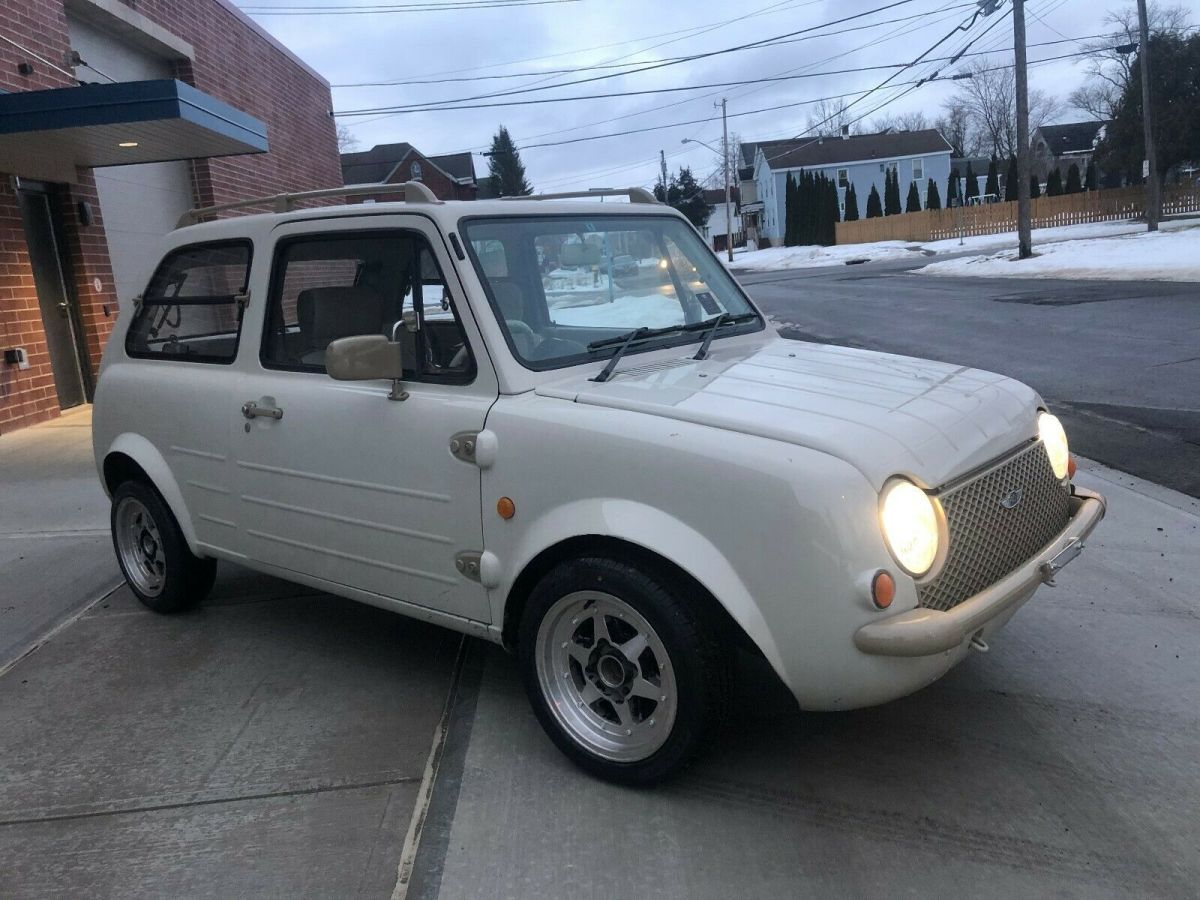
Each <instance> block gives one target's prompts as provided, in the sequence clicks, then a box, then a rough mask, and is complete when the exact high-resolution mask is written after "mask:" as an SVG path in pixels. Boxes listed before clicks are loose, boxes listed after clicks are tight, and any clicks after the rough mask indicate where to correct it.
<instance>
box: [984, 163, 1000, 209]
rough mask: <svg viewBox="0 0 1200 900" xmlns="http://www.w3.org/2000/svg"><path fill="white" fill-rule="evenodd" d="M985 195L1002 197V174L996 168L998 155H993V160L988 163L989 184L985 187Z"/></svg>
mask: <svg viewBox="0 0 1200 900" xmlns="http://www.w3.org/2000/svg"><path fill="white" fill-rule="evenodd" d="M983 192H984V193H985V194H991V195H992V196H993V197H997V198H999V196H1000V172H999V170H998V169H997V167H996V154H995V153H993V154H992V160H991V162H989V163H988V174H987V184H985V185H984V187H983Z"/></svg>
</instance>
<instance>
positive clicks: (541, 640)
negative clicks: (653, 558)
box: [518, 557, 728, 786]
mask: <svg viewBox="0 0 1200 900" xmlns="http://www.w3.org/2000/svg"><path fill="white" fill-rule="evenodd" d="M706 600H707V598H704V600H703V601H702V600H701V598H696V597H688V596H685V595H684V594H683V593H682V592H681V591H680V589H679V587H678V586H677V585H673V584H672V583H671V579H669V578H666V577H664V576H663V575H662V574H660V573H659V572H657V571H655V570H652V569H649V568H639V567H635V566H632V565H629V564H627V563H624V562H621V561H618V560H614V559H607V558H602V557H591V558H584V559H575V560H568V561H565V562H563V563H560V564H559V565H557V566H556V567H555V568H553V569H552V570H551V571H550V572H549V573H547V574H546V575H545V576H544V577H543V578H542V580H541V581H540V582H539V583H538V584H537V586H536V587H535V588H534V589H533V591H532V593H531V594H530V596H529V601H528V603H527V604H526V607H525V610H524V613H523V615H522V618H521V625H520V629H519V634H518V656H519V660H520V668H521V676H522V679H523V680H524V682H525V689H526V691H527V692H528V694H529V698H530V702H531V703H532V704H533V709H534V712H535V713H536V714H537V717H538V720H539V721H540V722H541V725H542V727H543V728H544V729H545V731H546V733H547V734H548V735H549V736H550V739H551V740H552V741H554V743H555V744H556V745H557V746H558V748H559V749H560V750H561V751H562V752H563V753H564V754H566V756H567V757H568V758H570V759H571V760H572V761H573V762H574V763H575V764H576V765H578V766H579V767H580V768H582V769H584V770H585V771H587V772H590V773H591V774H593V775H596V776H598V777H600V778H603V779H605V780H607V781H612V782H616V783H618V784H625V785H635V786H644V785H650V784H654V783H656V782H659V781H662V780H664V779H667V778H670V777H672V776H674V775H676V774H678V773H679V772H680V771H682V770H683V769H684V768H686V767H687V765H688V764H689V763H690V762H691V761H692V760H693V759H694V757H695V755H696V754H697V752H698V751H699V750H700V749H701V747H702V745H703V743H704V741H705V739H706V738H707V737H708V736H709V735H710V734H711V733H712V731H713V730H714V729H715V726H716V725H717V724H718V723H719V721H720V720H721V718H722V715H723V711H724V705H725V699H726V696H727V692H728V676H727V671H728V667H727V665H726V662H725V656H724V655H723V654H722V653H721V651H720V648H719V646H718V644H717V641H716V640H715V639H714V637H713V630H712V628H711V626H710V625H709V623H708V621H707V618H706V616H705V615H704V614H703V611H704V607H703V605H702V604H703V602H705V601H706Z"/></svg>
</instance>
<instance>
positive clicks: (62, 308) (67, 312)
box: [58, 302, 71, 319]
mask: <svg viewBox="0 0 1200 900" xmlns="http://www.w3.org/2000/svg"><path fill="white" fill-rule="evenodd" d="M58 314H59V315H60V316H62V317H63V318H64V319H69V318H70V317H71V307H70V306H69V305H68V304H67V303H66V302H60V303H59V304H58Z"/></svg>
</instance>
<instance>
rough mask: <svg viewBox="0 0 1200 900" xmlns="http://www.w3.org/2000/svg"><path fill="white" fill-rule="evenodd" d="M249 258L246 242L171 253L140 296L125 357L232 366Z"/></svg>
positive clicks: (127, 336) (192, 248)
mask: <svg viewBox="0 0 1200 900" xmlns="http://www.w3.org/2000/svg"><path fill="white" fill-rule="evenodd" d="M251 253H252V248H251V245H250V242H249V241H223V242H220V243H211V244H193V245H191V246H189V247H181V248H179V249H178V250H173V251H172V252H171V253H169V254H168V255H167V257H166V259H164V260H163V261H162V262H161V263H160V264H159V266H158V269H157V270H155V272H154V275H153V276H152V277H151V278H150V284H149V286H147V288H146V291H145V293H144V294H143V295H142V299H141V302H140V304H139V306H138V310H137V312H136V313H135V314H134V317H133V321H132V322H131V323H130V326H129V332H128V333H127V334H126V335H125V351H126V352H127V353H128V354H129V355H130V356H134V357H141V358H148V359H177V360H184V361H186V362H208V363H230V362H232V361H233V359H234V357H235V356H237V348H238V339H239V337H240V335H241V329H242V299H243V296H242V295H244V294H245V291H246V282H247V280H248V278H249V277H250V257H251Z"/></svg>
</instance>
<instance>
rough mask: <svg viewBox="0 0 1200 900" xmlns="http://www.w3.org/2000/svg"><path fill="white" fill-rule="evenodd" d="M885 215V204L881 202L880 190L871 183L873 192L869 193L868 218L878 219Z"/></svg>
mask: <svg viewBox="0 0 1200 900" xmlns="http://www.w3.org/2000/svg"><path fill="white" fill-rule="evenodd" d="M882 216H883V204H882V203H880V202H879V191H878V190H876V188H875V185H873V184H872V185H871V193H869V194H867V218H868V219H878V218H881V217H882Z"/></svg>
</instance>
